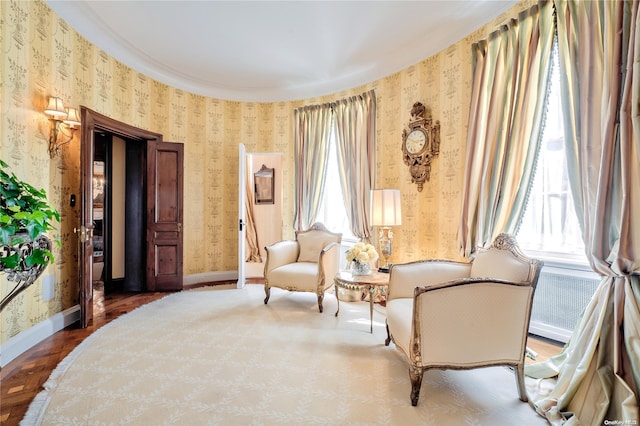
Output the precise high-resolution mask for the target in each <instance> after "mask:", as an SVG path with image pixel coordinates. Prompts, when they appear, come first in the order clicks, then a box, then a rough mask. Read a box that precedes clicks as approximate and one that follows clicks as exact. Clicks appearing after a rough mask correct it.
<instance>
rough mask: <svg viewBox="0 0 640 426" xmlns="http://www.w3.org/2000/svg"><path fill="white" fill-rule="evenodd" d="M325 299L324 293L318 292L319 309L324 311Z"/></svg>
mask: <svg viewBox="0 0 640 426" xmlns="http://www.w3.org/2000/svg"><path fill="white" fill-rule="evenodd" d="M323 299H324V293H318V309H320V313H322V300H323Z"/></svg>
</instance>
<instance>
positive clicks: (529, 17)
mask: <svg viewBox="0 0 640 426" xmlns="http://www.w3.org/2000/svg"><path fill="white" fill-rule="evenodd" d="M552 44H553V8H552V7H551V4H550V3H549V2H547V1H544V2H540V3H539V4H538V5H537V6H534V7H533V8H531V9H529V10H527V11H525V12H522V13H521V14H520V16H518V19H513V20H512V21H511V22H510V23H509V24H508V25H505V26H504V28H502V29H500V30H498V31H496V32H494V33H493V34H492V35H491V36H490V37H489V38H488V39H487V40H483V41H481V42H479V43H476V44H474V45H473V51H472V53H473V63H474V75H473V85H472V92H471V107H470V113H469V128H468V133H467V156H466V164H465V177H464V183H463V185H464V186H463V200H462V211H461V219H460V228H459V229H458V243H459V246H460V252H461V254H462V255H463V256H465V257H469V256H470V255H471V254H472V252H473V251H474V250H475V248H476V247H477V246H484V245H486V244H488V243H490V242H491V241H493V240H494V239H495V237H496V236H498V234H500V233H501V232H508V233H514V232H515V230H516V228H517V224H518V219H519V218H520V216H521V213H522V210H523V209H524V206H525V203H526V199H527V193H528V190H529V187H530V185H531V182H532V180H533V173H534V170H535V161H536V154H537V150H538V146H539V139H540V131H541V127H542V121H543V115H544V106H545V104H546V93H547V86H548V80H549V78H548V77H549V62H550V56H551V46H552Z"/></svg>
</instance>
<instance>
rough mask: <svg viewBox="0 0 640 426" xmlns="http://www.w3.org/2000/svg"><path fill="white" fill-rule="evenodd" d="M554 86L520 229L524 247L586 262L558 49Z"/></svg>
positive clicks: (553, 79) (550, 94) (553, 67)
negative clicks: (568, 152)
mask: <svg viewBox="0 0 640 426" xmlns="http://www.w3.org/2000/svg"><path fill="white" fill-rule="evenodd" d="M552 62H553V64H552V73H551V87H550V92H549V98H548V105H547V108H548V110H547V114H546V122H545V126H544V129H543V133H542V140H541V146H540V154H539V156H538V164H537V168H536V175H535V179H534V183H533V187H532V190H531V194H530V196H529V201H528V204H527V207H526V210H525V214H524V217H523V220H522V224H521V226H520V229H519V231H518V236H517V237H518V243H519V244H520V246H521V247H522V248H523V249H529V250H536V251H543V252H548V253H549V254H550V255H553V254H558V253H560V254H569V255H574V256H577V257H578V258H579V260H581V261H584V262H585V263H586V257H585V255H584V243H583V242H582V237H581V234H580V227H579V224H578V218H577V217H576V213H575V209H574V206H573V198H572V197H571V193H570V189H569V179H568V174H567V163H566V158H565V149H564V133H563V132H564V129H563V121H562V108H561V104H560V75H559V71H558V68H559V67H558V57H557V50H556V49H554V55H553V58H552Z"/></svg>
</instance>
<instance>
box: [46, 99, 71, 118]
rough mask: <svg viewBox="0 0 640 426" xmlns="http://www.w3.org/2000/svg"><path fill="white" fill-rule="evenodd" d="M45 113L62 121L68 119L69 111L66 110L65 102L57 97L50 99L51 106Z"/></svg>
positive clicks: (49, 105) (48, 106)
mask: <svg viewBox="0 0 640 426" xmlns="http://www.w3.org/2000/svg"><path fill="white" fill-rule="evenodd" d="M44 113H45V114H47V115H50V116H51V117H53V118H55V119H56V120H61V119H63V118H66V117H67V110H65V109H64V102H63V101H62V99H60V98H57V97H55V96H51V97H49V104H48V105H47V108H46V109H45V110H44Z"/></svg>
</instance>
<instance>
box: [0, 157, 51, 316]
mask: <svg viewBox="0 0 640 426" xmlns="http://www.w3.org/2000/svg"><path fill="white" fill-rule="evenodd" d="M54 221H56V222H58V223H59V222H60V214H59V213H58V211H57V210H56V209H55V208H53V207H52V206H51V205H50V204H49V203H48V202H47V194H46V192H45V191H44V189H36V188H34V187H33V186H32V185H30V184H28V183H27V182H24V181H22V180H20V179H18V178H17V177H16V175H15V174H14V173H11V172H9V171H8V165H7V163H5V162H4V161H2V160H0V249H1V250H2V251H1V253H0V272H6V273H7V274H8V277H7V278H8V280H9V281H14V282H16V283H17V285H16V287H15V288H14V289H13V290H12V291H11V292H9V294H8V295H7V296H5V297H3V299H2V302H1V304H0V310H1V308H4V306H6V304H7V303H9V301H10V300H11V299H13V298H14V297H15V296H16V295H17V294H18V293H20V292H21V291H22V290H24V289H25V288H27V287H28V286H29V285H31V284H33V282H34V281H35V280H36V278H38V276H39V275H40V274H42V272H44V269H45V268H46V267H47V266H48V265H49V264H51V263H53V261H54V258H53V254H52V253H51V241H50V240H49V238H48V237H47V235H46V233H47V232H48V231H51V230H54V229H55V227H54V225H53V222H54ZM58 243H59V242H58Z"/></svg>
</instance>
